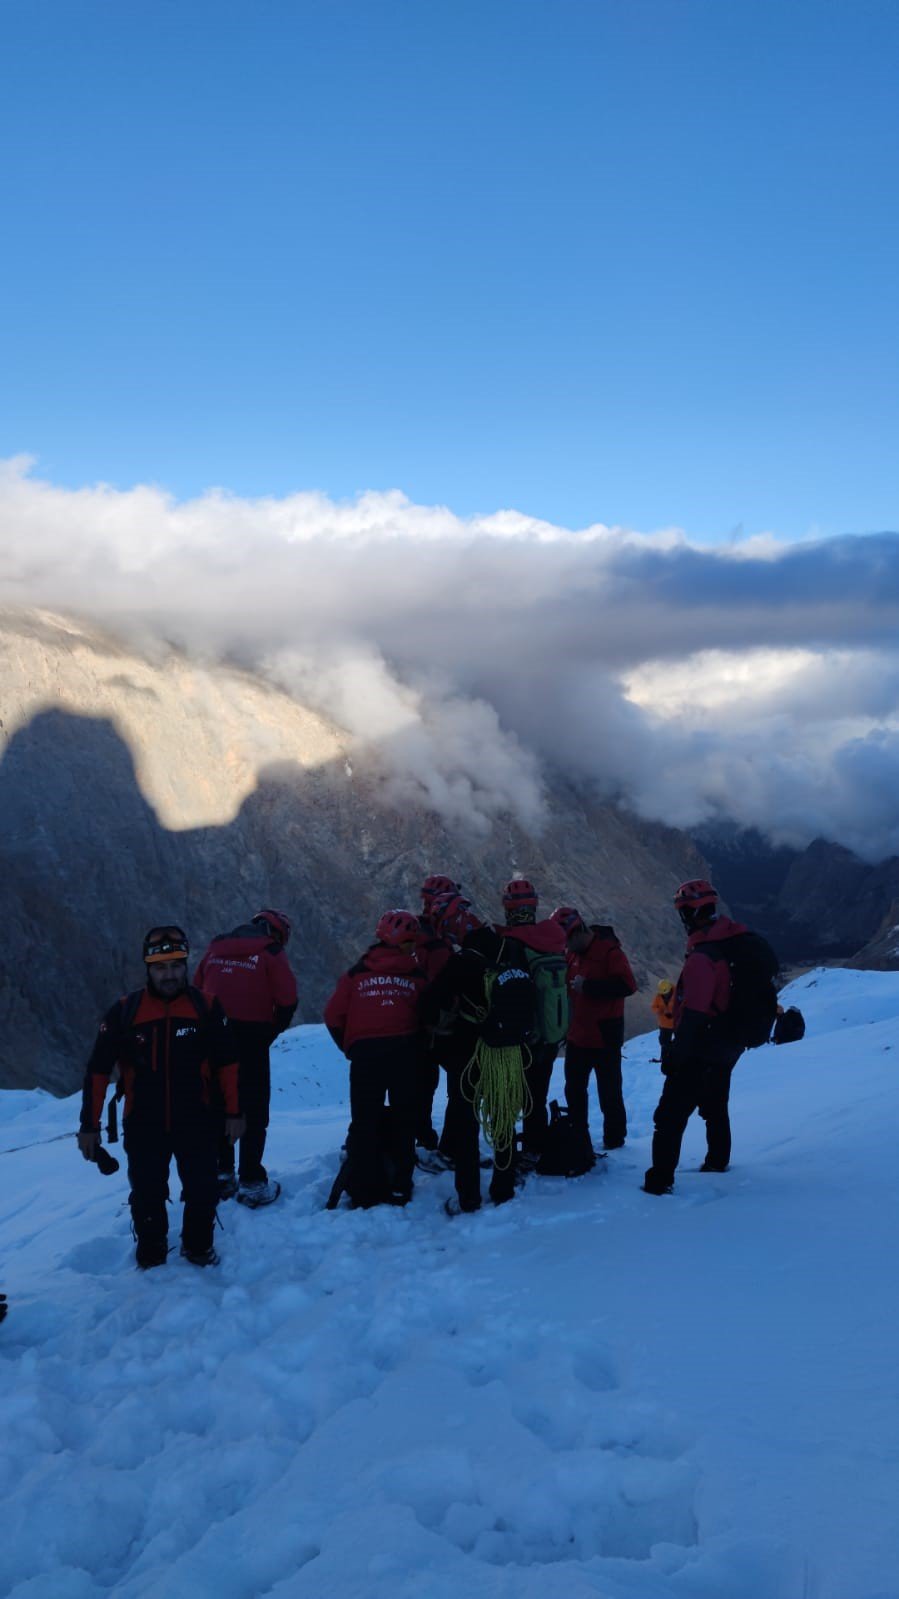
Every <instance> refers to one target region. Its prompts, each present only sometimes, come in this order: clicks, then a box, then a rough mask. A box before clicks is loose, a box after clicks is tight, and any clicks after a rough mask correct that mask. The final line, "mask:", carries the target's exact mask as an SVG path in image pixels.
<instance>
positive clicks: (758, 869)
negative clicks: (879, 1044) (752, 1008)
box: [694, 825, 899, 969]
mask: <svg viewBox="0 0 899 1599" xmlns="http://www.w3.org/2000/svg"><path fill="white" fill-rule="evenodd" d="M694 841H695V843H696V844H697V846H698V848H699V849H700V850H701V851H702V853H703V854H704V855H705V857H706V859H707V860H708V861H709V862H710V864H711V869H712V872H713V874H714V878H715V883H716V886H717V887H718V888H719V889H720V890H721V892H722V894H724V895H725V896H726V897H727V899H728V900H729V902H730V904H731V906H732V907H733V909H734V910H735V911H736V912H737V914H738V915H739V916H741V917H742V918H744V919H745V920H746V921H748V922H749V923H750V924H751V926H753V927H755V928H757V929H758V931H759V932H761V933H764V934H765V936H766V937H767V938H769V939H770V940H771V942H772V944H773V945H774V947H775V949H776V950H777V952H778V954H779V955H780V957H781V959H782V961H783V962H784V964H789V963H795V964H797V965H814V964H816V963H817V962H819V961H837V962H840V963H842V964H846V965H850V966H861V967H868V968H872V967H874V968H883V967H884V966H885V967H886V969H892V968H896V967H899V951H897V948H896V946H897V944H899V935H896V934H895V923H896V922H899V914H897V907H899V859H897V858H896V857H895V856H893V857H892V858H891V859H889V860H885V861H880V862H877V863H875V864H873V865H872V864H871V862H869V861H863V860H861V859H860V858H859V856H857V855H854V854H853V853H852V851H851V850H848V849H845V848H844V846H843V845H842V844H834V843H832V842H830V841H829V840H827V839H823V838H817V839H814V840H813V841H812V843H811V844H809V845H808V847H807V848H806V849H804V850H795V849H787V848H783V847H775V846H774V845H772V844H771V843H770V842H769V841H768V840H767V839H765V838H764V837H763V836H762V835H761V834H760V833H757V832H755V830H754V829H741V828H738V827H736V826H726V825H725V826H719V827H717V828H715V829H706V830H705V831H704V832H701V833H698V834H696V835H695V839H694Z"/></svg>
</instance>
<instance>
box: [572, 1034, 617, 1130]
mask: <svg viewBox="0 0 899 1599" xmlns="http://www.w3.org/2000/svg"><path fill="white" fill-rule="evenodd" d="M593 1072H595V1073H596V1087H597V1089H598V1091H599V1108H600V1110H601V1111H602V1132H603V1140H604V1142H605V1143H607V1144H612V1145H615V1144H623V1143H624V1140H625V1138H626V1137H627V1111H626V1110H625V1108H624V1093H623V1090H622V1087H621V1046H620V1045H619V1044H616V1045H597V1047H596V1048H595V1049H587V1048H585V1047H584V1046H583V1045H581V1044H569V1045H568V1046H567V1048H566V1050H565V1103H566V1104H567V1106H568V1114H569V1115H570V1117H571V1119H572V1121H573V1122H577V1123H578V1124H579V1125H580V1126H581V1127H589V1125H590V1109H589V1087H590V1076H591V1073H593Z"/></svg>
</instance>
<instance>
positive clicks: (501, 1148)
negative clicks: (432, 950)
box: [421, 895, 534, 1214]
mask: <svg viewBox="0 0 899 1599" xmlns="http://www.w3.org/2000/svg"><path fill="white" fill-rule="evenodd" d="M432 915H433V918H434V922H435V924H436V926H437V928H438V930H439V931H440V932H441V933H443V935H444V936H445V937H448V938H450V939H452V941H453V942H454V944H455V945H456V948H455V950H454V952H453V954H452V955H451V957H450V959H449V960H448V961H447V962H446V964H445V965H444V967H443V969H442V970H441V971H440V972H439V974H438V975H437V977H436V978H435V979H434V981H433V982H432V983H431V984H430V985H429V987H428V988H427V989H426V991H425V993H424V995H423V997H422V1002H421V1017H422V1020H423V1021H424V1023H425V1025H426V1026H434V1025H436V1024H437V1022H438V1021H439V1020H442V1021H443V1023H444V1030H443V1034H442V1039H443V1041H442V1060H443V1064H444V1066H445V1068H446V1081H447V1106H446V1122H445V1125H444V1134H443V1139H445V1141H446V1146H447V1148H448V1149H449V1150H450V1151H451V1153H452V1159H453V1164H454V1173H455V1184H456V1205H455V1206H452V1205H451V1204H450V1203H449V1202H448V1207H447V1208H448V1210H449V1211H450V1214H455V1213H456V1210H457V1209H458V1210H459V1211H475V1210H479V1209H480V1206H481V1172H480V1138H479V1134H480V1123H479V1119H478V1114H477V1112H476V1109H475V1099H476V1098H477V1097H478V1093H479V1090H480V1089H481V1087H482V1079H481V1065H480V1062H479V1059H478V1050H479V1046H480V1045H481V1044H482V1043H483V1040H484V1036H485V1030H488V1029H489V1024H490V1013H491V1005H490V1000H489V997H488V993H487V988H488V986H489V984H490V982H491V979H492V978H495V977H496V974H497V973H499V974H500V975H501V978H502V987H503V989H504V997H505V998H506V999H507V1002H508V1004H507V1016H508V1022H507V1025H509V1026H510V1028H511V1030H510V1031H509V1034H508V1041H509V1042H508V1046H504V1045H503V1042H502V1038H501V1036H500V1035H499V1034H497V1035H496V1036H495V1037H494V1035H493V1034H491V1035H490V1037H491V1040H492V1042H494V1043H495V1044H496V1045H498V1046H499V1047H501V1048H502V1047H508V1049H509V1050H510V1052H511V1057H514V1056H515V1054H516V1053H517V1055H518V1062H519V1073H518V1075H519V1078H520V1088H521V1094H522V1096H524V1094H525V1093H526V1087H525V1083H526V1077H525V1069H524V1062H525V1061H526V1060H527V1059H528V1058H529V1053H528V1051H527V1049H526V1047H525V1048H524V1049H523V1050H522V1049H521V1046H520V1044H519V1042H518V1041H519V1040H521V1041H523V1040H525V1039H526V1038H528V1037H529V1036H530V1035H531V1032H532V1029H533V1024H534V985H533V981H532V979H531V976H530V973H529V972H528V970H527V969H526V966H525V964H524V962H523V960H522V957H521V955H520V953H519V946H518V945H516V944H515V943H514V942H513V941H512V940H511V939H509V940H507V939H505V938H504V937H503V936H502V934H501V933H499V932H497V931H496V929H495V928H492V927H488V926H485V925H484V924H482V923H481V922H480V921H479V920H478V918H477V917H476V916H475V915H474V914H473V913H472V910H471V907H470V905H469V903H468V901H467V900H464V899H462V898H461V897H460V896H458V895H456V896H448V897H447V898H446V899H444V900H436V901H435V903H434V907H433V911H432ZM450 1016H451V1017H452V1018H453V1019H452V1023H451V1025H450V1024H449V1022H448V1020H447V1019H448V1017H450ZM494 1021H495V1018H494ZM495 1025H496V1023H495ZM504 1131H505V1134H506V1135H508V1136H507V1138H506V1137H504V1138H502V1140H501V1141H500V1142H497V1143H495V1144H494V1150H493V1171H492V1175H491V1179H490V1189H489V1192H490V1198H491V1200H492V1201H493V1203H494V1204H495V1205H502V1204H505V1202H506V1201H507V1200H509V1199H512V1198H513V1196H514V1194H515V1173H516V1161H515V1147H514V1131H515V1129H514V1123H513V1124H512V1125H511V1127H506V1128H505V1130H504ZM441 1142H443V1140H441Z"/></svg>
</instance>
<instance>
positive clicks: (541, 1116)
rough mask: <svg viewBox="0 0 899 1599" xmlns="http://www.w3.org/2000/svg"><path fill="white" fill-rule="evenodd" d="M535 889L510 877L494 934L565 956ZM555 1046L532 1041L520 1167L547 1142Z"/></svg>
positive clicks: (558, 932)
mask: <svg viewBox="0 0 899 1599" xmlns="http://www.w3.org/2000/svg"><path fill="white" fill-rule="evenodd" d="M538 904H539V900H538V898H537V890H536V889H535V887H534V885H533V883H531V882H529V881H528V879H527V878H526V877H513V878H512V881H511V882H509V883H507V884H506V886H505V888H504V889H503V911H504V913H505V923H504V924H503V925H501V924H499V923H497V924H496V931H497V932H498V933H501V934H502V936H503V937H504V938H507V939H512V940H514V941H515V942H517V943H519V944H523V945H524V947H525V949H526V950H532V951H533V952H534V954H536V955H557V956H560V957H563V958H564V956H565V934H564V932H563V931H562V929H561V927H559V926H558V924H557V923H556V922H554V921H553V920H552V918H551V917H547V918H546V919H545V920H543V921H539V922H538V920H537V906H538ZM557 1048H558V1044H556V1043H547V1042H545V1041H544V1040H543V1039H542V1038H535V1040H534V1043H533V1045H532V1046H531V1063H530V1065H529V1066H528V1069H527V1073H526V1076H527V1084H528V1089H529V1090H530V1095H531V1109H530V1111H529V1112H528V1114H527V1115H526V1116H525V1117H524V1119H523V1122H522V1137H521V1158H522V1165H523V1166H526V1167H533V1166H536V1164H537V1162H538V1160H539V1159H540V1156H541V1154H542V1153H543V1146H544V1144H545V1142H546V1129H547V1126H548V1125H549V1116H548V1113H547V1109H546V1100H547V1096H548V1094H549V1082H550V1078H551V1077H552V1071H553V1063H554V1061H555V1058H556V1050H557Z"/></svg>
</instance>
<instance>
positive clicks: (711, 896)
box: [674, 877, 718, 911]
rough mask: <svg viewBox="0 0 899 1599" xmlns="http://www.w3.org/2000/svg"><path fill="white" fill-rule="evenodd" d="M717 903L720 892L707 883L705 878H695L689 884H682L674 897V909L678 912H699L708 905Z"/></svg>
mask: <svg viewBox="0 0 899 1599" xmlns="http://www.w3.org/2000/svg"><path fill="white" fill-rule="evenodd" d="M717 903H718V890H717V888H713V887H712V885H711V883H707V882H706V880H705V878H704V877H693V878H691V879H690V881H689V883H681V886H680V888H679V889H678V891H677V893H676V894H675V896H674V908H675V910H678V911H683V910H692V911H699V910H702V909H703V907H704V906H706V905H717Z"/></svg>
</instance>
